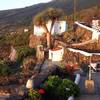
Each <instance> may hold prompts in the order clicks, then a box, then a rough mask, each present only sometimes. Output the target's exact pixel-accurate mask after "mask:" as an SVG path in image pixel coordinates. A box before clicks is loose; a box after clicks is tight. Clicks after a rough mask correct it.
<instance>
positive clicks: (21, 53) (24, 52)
mask: <svg viewBox="0 0 100 100" xmlns="http://www.w3.org/2000/svg"><path fill="white" fill-rule="evenodd" d="M16 49H17V61H18V62H22V60H23V58H24V57H27V56H31V55H33V56H35V54H36V51H35V49H33V48H29V47H27V46H22V47H17V48H16Z"/></svg>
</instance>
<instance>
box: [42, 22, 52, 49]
mask: <svg viewBox="0 0 100 100" xmlns="http://www.w3.org/2000/svg"><path fill="white" fill-rule="evenodd" d="M43 28H44V29H45V31H46V36H47V47H48V48H51V34H50V32H49V31H48V28H47V26H46V25H45V24H44V25H43Z"/></svg>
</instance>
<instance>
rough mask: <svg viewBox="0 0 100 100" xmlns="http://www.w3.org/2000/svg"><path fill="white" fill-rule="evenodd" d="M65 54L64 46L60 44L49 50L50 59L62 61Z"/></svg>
mask: <svg viewBox="0 0 100 100" xmlns="http://www.w3.org/2000/svg"><path fill="white" fill-rule="evenodd" d="M63 54H64V48H63V47H62V46H58V47H56V48H54V49H50V50H49V59H50V60H52V61H62V60H63Z"/></svg>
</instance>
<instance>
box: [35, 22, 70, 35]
mask: <svg viewBox="0 0 100 100" xmlns="http://www.w3.org/2000/svg"><path fill="white" fill-rule="evenodd" d="M67 27H68V25H67V23H66V21H56V22H55V23H54V27H53V29H52V32H51V34H52V35H55V34H61V33H63V32H65V31H66V30H67ZM47 28H48V30H49V31H50V28H51V21H48V23H47ZM43 33H45V30H44V29H43V27H38V26H36V25H34V34H35V35H37V36H41V35H42V34H43Z"/></svg>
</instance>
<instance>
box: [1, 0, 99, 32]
mask: <svg viewBox="0 0 100 100" xmlns="http://www.w3.org/2000/svg"><path fill="white" fill-rule="evenodd" d="M98 4H100V0H77V10H78V11H79V10H81V9H85V8H90V7H93V6H95V5H98ZM48 7H55V8H61V9H63V10H64V11H65V13H66V14H67V15H69V14H71V13H72V12H73V0H53V1H51V2H49V3H40V4H36V5H33V6H29V7H25V8H20V9H12V10H4V11H0V33H5V32H8V31H9V30H10V31H12V30H15V29H16V28H18V27H20V26H27V25H30V24H31V23H32V17H33V16H34V15H36V14H37V13H38V12H41V11H42V10H44V9H46V8H48Z"/></svg>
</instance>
